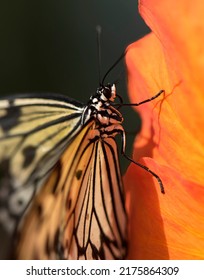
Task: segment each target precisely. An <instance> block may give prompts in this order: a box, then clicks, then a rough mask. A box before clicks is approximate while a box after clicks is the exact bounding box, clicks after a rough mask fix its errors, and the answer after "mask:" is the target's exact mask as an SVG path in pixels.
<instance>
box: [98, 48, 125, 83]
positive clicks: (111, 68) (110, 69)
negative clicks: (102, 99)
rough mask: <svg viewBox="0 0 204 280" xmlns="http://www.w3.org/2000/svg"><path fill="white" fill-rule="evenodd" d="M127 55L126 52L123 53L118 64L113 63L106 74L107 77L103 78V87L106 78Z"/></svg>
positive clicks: (117, 61)
mask: <svg viewBox="0 0 204 280" xmlns="http://www.w3.org/2000/svg"><path fill="white" fill-rule="evenodd" d="M125 54H126V51H125V52H123V53H122V54H121V56H120V57H119V58H118V59H117V60H116V62H114V63H113V65H112V66H111V67H110V68H109V69H108V71H107V72H106V74H105V76H104V77H103V80H102V85H103V84H104V81H105V79H106V77H107V76H108V74H109V73H110V72H111V71H112V70H113V68H114V67H115V66H116V65H117V64H118V63H119V62H120V61H121V60H122V59H123V58H124V56H125Z"/></svg>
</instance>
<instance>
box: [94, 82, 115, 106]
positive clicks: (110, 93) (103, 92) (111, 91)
mask: <svg viewBox="0 0 204 280" xmlns="http://www.w3.org/2000/svg"><path fill="white" fill-rule="evenodd" d="M97 91H98V94H99V95H100V99H101V100H103V101H105V102H106V101H111V102H113V101H114V100H115V98H116V87H115V84H107V85H105V86H104V85H102V86H101V87H99V88H98V90H97Z"/></svg>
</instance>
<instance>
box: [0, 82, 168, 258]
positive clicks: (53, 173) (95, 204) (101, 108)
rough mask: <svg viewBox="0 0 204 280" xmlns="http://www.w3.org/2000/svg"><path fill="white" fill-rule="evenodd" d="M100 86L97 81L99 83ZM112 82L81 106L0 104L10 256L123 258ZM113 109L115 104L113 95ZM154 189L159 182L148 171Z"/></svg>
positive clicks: (27, 98)
mask: <svg viewBox="0 0 204 280" xmlns="http://www.w3.org/2000/svg"><path fill="white" fill-rule="evenodd" d="M103 81H104V79H103ZM162 92H163V90H161V91H160V92H159V93H158V94H157V95H155V96H153V97H152V98H150V99H147V100H144V101H142V102H140V103H136V104H123V102H122V99H121V97H120V96H119V95H117V94H116V87H115V84H114V83H113V84H107V85H104V83H101V84H100V86H99V87H98V88H97V90H96V92H95V94H94V95H93V96H91V97H90V99H89V101H88V102H87V104H81V103H80V102H78V101H76V100H73V99H71V98H68V97H66V96H62V95H59V94H53V93H50V94H20V95H14V96H8V97H6V98H2V99H0V223H1V225H2V226H3V228H4V230H5V231H6V233H7V235H8V236H9V237H10V240H11V253H12V258H15V259H124V258H125V257H126V255H127V214H126V210H125V194H124V189H123V183H122V177H121V171H120V164H119V156H118V154H119V153H118V147H117V144H116V140H115V137H116V135H118V134H119V135H121V137H122V149H121V153H122V154H123V155H124V156H125V157H126V158H128V159H129V160H130V161H132V162H134V160H132V159H131V158H129V157H128V156H127V155H126V154H125V145H126V134H125V131H124V128H123V126H122V122H123V116H122V114H121V112H120V110H119V109H120V107H121V106H123V105H124V106H125V105H133V106H134V105H135V106H138V105H140V104H143V103H145V102H149V101H151V100H153V99H155V98H157V97H158V96H159V95H160V94H161V93H162ZM117 97H118V98H119V99H120V104H116V103H115V99H116V98H117ZM134 163H135V164H137V165H139V166H140V167H142V168H144V169H146V170H147V171H148V172H150V173H151V174H152V175H153V176H154V177H155V178H156V179H157V180H158V183H159V184H160V187H161V191H162V192H164V190H163V185H162V182H161V180H160V178H159V177H158V176H157V175H156V174H155V173H154V172H152V171H151V170H149V168H147V167H145V166H143V165H141V164H140V163H136V162H134Z"/></svg>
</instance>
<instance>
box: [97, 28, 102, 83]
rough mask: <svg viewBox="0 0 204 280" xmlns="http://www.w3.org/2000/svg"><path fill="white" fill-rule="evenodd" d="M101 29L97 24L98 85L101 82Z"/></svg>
mask: <svg viewBox="0 0 204 280" xmlns="http://www.w3.org/2000/svg"><path fill="white" fill-rule="evenodd" d="M101 31H102V28H101V26H100V25H97V26H96V33H97V49H98V76H99V85H100V86H101V85H102V84H103V83H102V82H101Z"/></svg>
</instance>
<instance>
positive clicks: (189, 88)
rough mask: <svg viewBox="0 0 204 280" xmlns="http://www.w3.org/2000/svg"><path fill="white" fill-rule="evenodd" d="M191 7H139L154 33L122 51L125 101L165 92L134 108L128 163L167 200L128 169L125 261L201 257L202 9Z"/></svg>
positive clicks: (155, 4)
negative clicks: (138, 125)
mask: <svg viewBox="0 0 204 280" xmlns="http://www.w3.org/2000/svg"><path fill="white" fill-rule="evenodd" d="M196 2H198V5H197V4H196V5H195V3H194V5H193V4H191V2H190V1H188V0H187V1H183V0H182V1H179V3H178V5H177V4H176V9H175V3H174V2H173V1H157V0H155V1H150V0H149V1H140V11H141V14H142V15H143V17H144V19H145V20H146V21H147V23H148V24H149V26H150V27H151V28H152V30H153V33H151V34H150V35H147V36H146V37H144V38H143V39H141V40H139V41H137V42H136V43H133V44H132V45H130V46H129V47H128V52H127V56H126V63H127V68H128V88H129V94H130V98H131V102H133V103H135V102H139V101H142V100H144V99H147V98H149V97H151V96H153V95H154V94H156V93H157V92H159V90H161V89H164V90H165V96H163V97H162V96H160V97H159V98H158V99H156V100H154V101H152V102H149V103H147V104H144V105H141V106H140V107H139V108H138V110H139V112H140V114H141V117H142V122H143V126H142V131H141V133H140V135H139V136H138V137H137V139H136V142H135V145H134V154H133V158H134V160H135V161H140V162H141V163H142V164H145V165H146V166H148V167H149V168H150V169H151V170H153V171H154V172H156V173H157V174H158V175H159V176H160V177H161V179H162V180H163V183H164V187H165V191H166V194H165V195H162V194H161V193H159V185H158V182H157V181H156V180H155V179H153V178H152V176H151V175H149V174H148V172H146V171H144V170H142V169H141V168H139V167H137V166H135V165H133V164H131V166H130V167H129V169H128V171H127V173H126V175H125V177H124V180H125V187H126V190H127V209H128V214H129V222H130V228H129V240H130V248H129V258H131V259H204V223H203V222H204V210H203V202H204V188H203V186H204V172H203V166H204V130H203V129H202V127H204V114H203V109H204V108H203V107H204V106H203V105H202V104H204V94H203V86H204V85H203V83H202V82H201V76H202V73H203V70H204V69H203V67H204V60H203V59H202V57H204V51H202V49H201V48H200V46H202V45H203V42H202V44H201V41H202V40H203V39H202V38H204V37H203V36H202V35H199V36H198V30H199V31H200V34H202V33H203V32H204V23H203V20H202V16H201V12H200V9H201V7H202V6H204V4H203V2H201V1H196ZM195 6H196V7H195ZM201 10H202V9H201ZM166 11H168V16H167V13H166ZM186 18H188V20H186ZM189 34H190V35H192V36H193V40H191V39H190V37H189ZM203 35H204V34H203ZM200 44H201V45H200ZM198 51H199V55H200V59H198V58H197V56H198ZM196 73H198V75H196ZM148 157H151V158H153V160H151V159H150V158H148Z"/></svg>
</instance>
